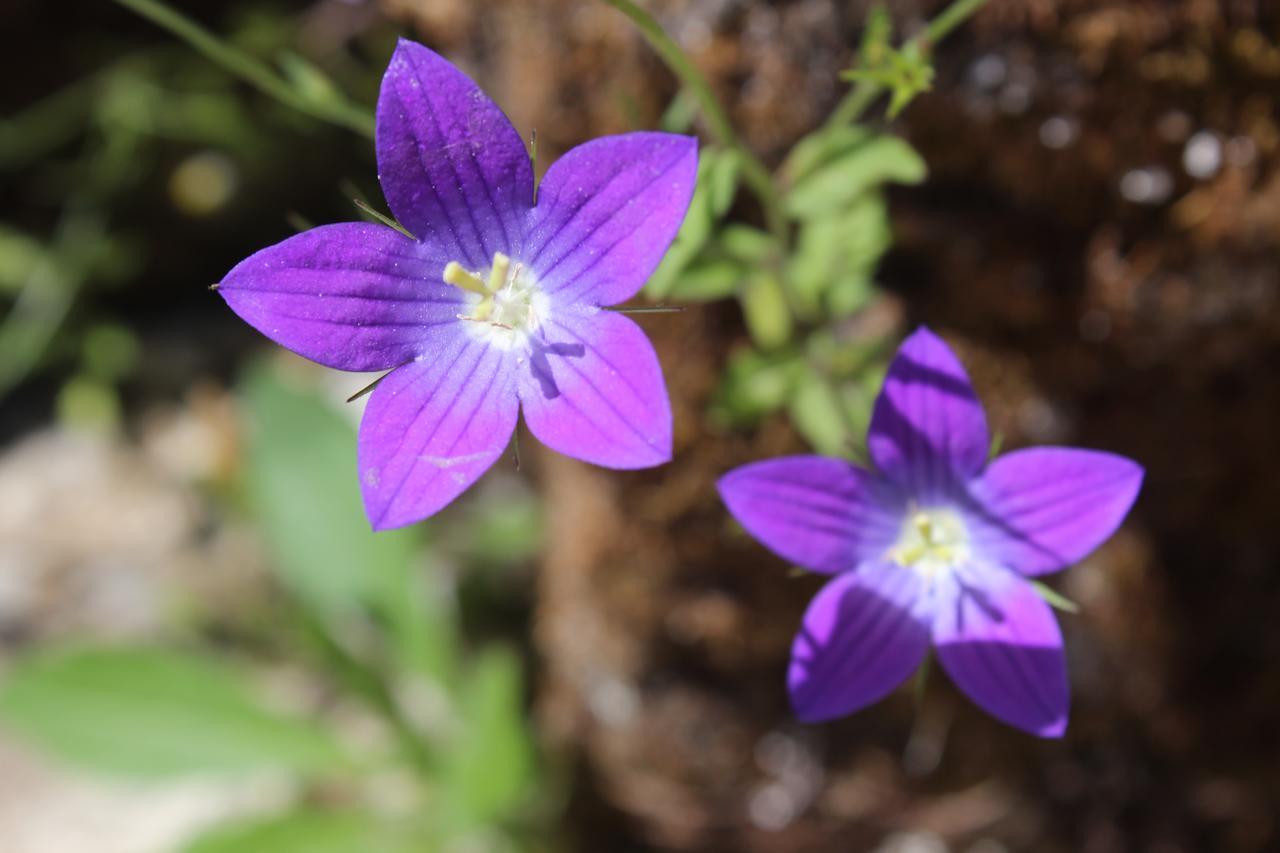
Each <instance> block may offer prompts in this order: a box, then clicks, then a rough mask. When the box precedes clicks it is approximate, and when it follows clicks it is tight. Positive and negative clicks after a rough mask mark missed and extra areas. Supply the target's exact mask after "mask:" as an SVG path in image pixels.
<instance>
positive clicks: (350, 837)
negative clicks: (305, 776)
mask: <svg viewBox="0 0 1280 853" xmlns="http://www.w3.org/2000/svg"><path fill="white" fill-rule="evenodd" d="M438 849H440V847H439V845H438V844H435V843H433V842H430V841H428V840H426V839H424V838H422V837H421V833H420V832H416V833H415V832H412V831H410V829H409V828H408V827H403V826H401V825H399V824H396V823H394V822H392V821H389V820H387V819H386V818H382V817H379V816H377V815H372V814H368V813H365V812H321V811H300V812H295V813H293V814H288V815H281V816H276V817H270V818H266V819H265V820H257V821H250V822H237V823H234V824H229V825H224V826H219V827H216V828H214V829H212V830H210V831H209V832H207V833H206V834H205V835H203V836H201V837H200V838H198V839H196V840H195V841H194V842H192V843H191V844H189V845H188V846H187V847H186V848H184V851H183V853H353V851H360V853H432V851H435V850H438Z"/></svg>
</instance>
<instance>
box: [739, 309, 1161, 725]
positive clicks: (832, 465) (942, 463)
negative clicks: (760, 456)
mask: <svg viewBox="0 0 1280 853" xmlns="http://www.w3.org/2000/svg"><path fill="white" fill-rule="evenodd" d="M867 446H868V451H869V453H870V455H871V459H872V460H873V461H874V463H875V465H876V467H877V468H878V469H879V473H873V472H870V471H866V470H864V469H862V468H859V467H857V466H855V465H852V464H850V463H848V462H844V461H842V460H838V459H829V458H825V457H821V456H792V457H785V458H780V459H772V460H768V461H765V462H758V463H755V464H752V465H746V466H743V467H742V468H738V469H736V470H734V471H731V472H730V473H728V474H727V475H725V476H724V477H723V478H722V479H721V480H720V493H721V495H722V496H723V498H724V501H725V503H726V504H727V505H728V507H729V511H730V512H732V513H733V515H734V516H735V517H736V518H737V519H738V521H740V522H741V523H742V524H743V526H744V527H746V529H747V530H748V531H749V532H750V533H751V534H752V535H753V536H755V537H756V538H757V539H759V540H760V541H761V542H762V543H764V544H765V545H767V546H768V547H769V548H771V549H772V550H773V551H775V552H776V553H778V554H779V555H781V556H782V557H784V558H786V559H788V560H792V561H794V562H796V563H799V564H800V565H802V566H804V567H806V568H809V569H812V570H814V571H816V572H822V573H824V574H831V575H835V577H834V578H833V579H832V580H831V581H830V582H829V583H828V584H827V585H826V586H825V587H824V588H823V589H822V591H821V592H819V593H818V595H817V596H816V597H815V598H814V600H813V601H812V602H811V603H810V605H809V609H808V612H806V614H805V617H804V624H803V626H802V627H801V629H800V632H799V634H798V635H797V637H796V640H795V644H794V645H793V646H792V650H791V665H790V669H789V671H788V676H787V680H788V686H789V688H790V692H791V699H792V704H793V706H794V707H795V710H796V713H797V714H798V715H799V716H800V717H801V718H802V719H804V720H806V721H819V720H827V719H831V718H833V717H838V716H842V715H844V714H848V713H851V712H853V711H856V710H858V709H860V708H863V707H866V706H867V705H870V704H872V703H873V702H876V701H878V700H880V699H881V698H883V697H884V696H885V695H887V694H888V693H889V692H890V691H892V690H893V689H894V688H895V687H896V686H897V685H898V684H899V683H901V682H902V681H903V680H904V679H906V678H907V677H908V676H909V675H911V673H912V671H913V670H915V669H916V668H917V667H918V666H920V664H921V663H922V662H923V660H924V658H925V655H926V653H927V652H928V649H929V645H930V641H932V643H933V645H934V647H935V648H936V650H937V656H938V659H939V660H940V661H941V663H942V666H943V668H945V669H946V671H947V673H948V674H949V675H950V676H951V678H952V680H953V681H954V682H955V683H956V685H957V686H958V687H959V688H960V689H961V690H963V691H964V692H965V693H966V694H968V695H969V697H970V698H971V699H973V701H974V702H976V703H977V704H978V705H979V706H981V707H982V708H983V709H984V710H986V711H987V712H988V713H990V714H991V715H993V716H995V717H997V718H998V719H1000V720H1003V721H1004V722H1006V723H1009V724H1010V725H1013V726H1017V727H1018V728H1021V729H1025V730H1026V731H1029V732H1032V733H1033V734H1037V735H1040V736H1042V737H1058V736H1060V735H1061V734H1062V733H1063V731H1064V730H1065V729H1066V725H1067V705H1068V698H1067V694H1068V691H1067V674H1066V665H1065V660H1064V657H1063V651H1062V635H1061V633H1060V632H1059V630H1058V623H1057V621H1056V620H1055V619H1054V616H1053V612H1052V611H1051V610H1050V608H1049V605H1048V604H1046V603H1045V601H1044V600H1043V599H1042V598H1041V596H1040V595H1039V594H1038V593H1037V592H1036V590H1035V588H1034V587H1033V586H1032V584H1031V582H1029V581H1028V580H1027V579H1028V578H1033V577H1036V576H1039V575H1043V574H1047V573H1049V572H1053V571H1057V570H1059V569H1062V568H1064V567H1066V566H1067V565H1069V564H1071V563H1074V562H1076V561H1078V560H1080V559H1082V558H1083V557H1085V556H1086V555H1087V554H1089V552H1091V551H1092V550H1093V549H1094V548H1096V547H1097V546H1098V545H1100V544H1101V543H1102V542H1103V541H1105V540H1106V539H1107V538H1108V537H1109V536H1110V535H1111V534H1112V533H1113V532H1114V531H1115V529H1116V528H1117V527H1118V526H1119V525H1120V522H1121V521H1122V520H1123V519H1124V517H1125V515H1126V514H1127V513H1128V511H1129V508H1130V507H1131V506H1132V505H1133V502H1134V500H1135V499H1136V498H1137V496H1138V489H1139V487H1140V486H1141V484H1142V473H1143V472H1142V468H1141V467H1139V466H1138V465H1137V464H1136V463H1134V462H1132V461H1131V460H1129V459H1126V458H1124V457H1122V456H1116V455H1114V454H1110V453H1101V452H1097V451H1092V450H1079V449H1075V448H1067V447H1041V448H1033V449H1029V450H1019V451H1015V452H1013V453H1009V454H1006V455H1004V456H1001V457H999V458H997V459H995V460H994V461H992V462H991V464H987V453H988V448H989V446H990V438H989V436H988V433H987V421H986V415H985V414H984V413H983V410H982V405H981V403H980V402H979V401H978V397H977V395H976V394H975V393H974V391H973V387H972V386H971V385H970V383H969V377H968V375H967V374H966V373H965V370H964V367H962V366H961V364H960V362H959V360H958V359H957V358H956V356H955V354H954V353H953V352H952V351H951V350H950V348H948V347H947V345H946V344H945V343H944V342H943V341H942V340H941V339H940V338H938V337H937V336H936V335H934V334H933V333H932V332H930V331H929V330H928V329H924V328H921V329H919V330H918V331H916V332H915V334H913V335H912V336H911V337H910V338H908V339H907V341H906V342H905V343H903V345H902V347H901V349H899V351H898V354H897V356H896V357H895V358H894V360H893V364H892V365H890V367H889V372H888V375H887V377H886V378H885V383H884V389H883V390H882V391H881V392H880V396H879V398H878V399H877V400H876V405H875V410H874V412H873V413H872V418H871V427H870V430H869V431H868V436H867Z"/></svg>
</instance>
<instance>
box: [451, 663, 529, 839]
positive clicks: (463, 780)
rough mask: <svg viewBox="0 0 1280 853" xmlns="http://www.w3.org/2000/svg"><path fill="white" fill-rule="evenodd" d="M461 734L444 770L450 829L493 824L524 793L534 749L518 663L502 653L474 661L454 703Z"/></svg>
mask: <svg viewBox="0 0 1280 853" xmlns="http://www.w3.org/2000/svg"><path fill="white" fill-rule="evenodd" d="M458 705H459V719H460V721H461V724H462V730H461V731H460V732H459V734H458V736H457V737H456V738H455V739H454V740H453V742H452V743H451V745H450V746H451V748H450V749H449V751H448V752H447V754H446V757H445V759H444V761H445V764H444V768H443V773H444V774H445V775H444V784H445V785H446V788H447V792H446V796H447V797H448V798H449V800H450V804H451V807H450V809H449V814H450V815H451V817H452V819H454V820H456V821H458V823H457V825H456V826H455V827H454V828H455V829H463V828H468V827H471V826H481V825H485V824H489V823H493V822H495V821H497V820H498V819H500V818H502V817H504V816H508V817H509V816H510V814H509V813H510V812H511V811H512V810H513V809H514V808H516V807H517V806H518V805H520V803H521V802H522V801H523V800H524V798H525V797H526V796H527V795H528V793H529V785H530V783H531V782H532V779H533V761H534V756H533V745H532V742H531V741H530V737H529V732H528V728H527V726H526V724H525V718H524V693H523V686H522V684H521V667H520V661H519V659H518V658H517V657H516V656H515V654H514V653H513V652H511V651H509V650H507V649H504V648H501V647H490V648H488V649H485V650H484V651H482V652H481V653H480V655H479V656H478V657H477V658H475V659H474V660H473V661H472V662H471V664H470V666H469V668H468V671H467V678H466V681H465V682H464V683H463V685H462V688H461V690H460V691H459V697H458Z"/></svg>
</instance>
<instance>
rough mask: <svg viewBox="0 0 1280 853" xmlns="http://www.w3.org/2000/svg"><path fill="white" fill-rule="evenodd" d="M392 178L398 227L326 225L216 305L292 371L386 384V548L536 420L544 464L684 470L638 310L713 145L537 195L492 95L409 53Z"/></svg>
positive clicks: (629, 140) (591, 155) (366, 447)
mask: <svg viewBox="0 0 1280 853" xmlns="http://www.w3.org/2000/svg"><path fill="white" fill-rule="evenodd" d="M376 128H377V133H376V137H377V142H376V148H377V159H378V177H379V180H380V182H381V184H382V189H383V193H384V194H385V196H386V199H387V203H388V204H389V206H390V207H391V211H392V213H393V214H394V215H395V217H396V219H397V220H398V221H399V223H400V224H401V225H402V226H403V227H404V228H405V229H406V230H407V231H408V232H410V233H412V234H413V235H414V237H413V238H410V237H408V236H405V235H404V234H403V233H401V232H400V231H398V230H396V229H394V228H391V227H388V226H383V225H373V224H364V223H342V224H336V225H323V226H320V227H318V228H313V229H311V230H309V231H306V232H303V233H301V234H298V235H296V236H294V237H291V238H289V239H287V240H285V241H283V242H282V243H279V244H277V245H275V246H271V247H270V248H267V249H263V250H262V251H260V252H258V253H256V254H254V255H252V256H251V257H249V258H248V259H247V260H245V261H243V262H241V263H240V264H239V265H237V266H236V267H235V268H234V269H232V270H231V272H230V273H228V274H227V276H226V278H224V279H223V281H222V282H221V283H220V285H219V293H220V294H221V295H222V297H223V298H224V299H225V300H226V301H227V304H228V305H229V306H230V307H231V309H232V310H233V311H235V312H236V313H237V314H238V315H240V317H241V318H243V319H244V320H245V321H246V322H248V323H249V324H250V325H252V326H253V327H254V328H256V329H257V330H258V331H260V332H262V333H263V334H264V335H266V336H267V337H269V338H271V339H272V340H273V341H275V342H276V343H279V344H280V345H282V346H284V347H286V348H288V349H290V350H293V351H294V352H296V353H298V354H300V355H302V356H305V357H306V358H309V359H311V360H312V361H317V362H319V363H321V364H324V365H327V366H329V367H334V368H338V369H340V370H352V371H374V370H391V372H390V373H389V374H388V375H387V376H386V377H385V378H384V379H383V381H382V382H381V383H380V384H379V385H378V386H377V388H376V389H375V390H374V391H373V393H372V396H371V398H370V400H369V404H368V407H367V409H366V410H365V413H364V417H363V420H362V422H361V424H360V434H359V440H358V452H357V457H358V466H359V471H360V485H361V489H362V492H363V495H364V503H365V509H366V511H367V513H368V516H369V519H370V521H371V523H372V524H373V526H374V528H375V529H386V528H392V527H400V526H403V525H406V524H410V523H412V522H415V521H418V520H420V519H423V518H425V517H427V516H429V515H431V514H433V513H435V512H436V511H437V510H439V509H441V508H442V507H444V506H445V505H446V504H448V503H449V502H450V501H452V500H453V499H454V498H455V497H457V496H458V495H459V494H460V493H461V492H462V491H463V490H465V489H466V488H467V487H469V486H470V485H471V484H472V483H474V482H475V481H476V479H478V478H479V477H480V475H481V474H483V473H484V472H485V471H486V470H487V469H488V468H489V467H490V466H491V465H492V464H493V463H494V461H495V460H496V459H497V458H498V457H499V456H500V455H501V454H502V452H503V450H504V448H505V447H506V446H507V444H508V442H509V441H510V439H511V436H512V433H513V432H514V430H515V427H516V418H517V413H518V411H520V410H523V412H524V418H525V422H526V423H527V424H528V427H529V429H530V431H532V433H533V434H534V435H535V436H537V437H538V438H539V439H540V440H541V441H542V442H543V443H544V444H546V445H548V446H549V447H551V448H553V449H555V450H558V451H560V452H561V453H565V454H567V455H569V456H574V457H577V458H579V459H584V460H586V461H588V462H592V463H595V464H597V465H603V466H606V467H610V468H644V467H649V466H653V465H658V464H661V463H662V462H665V461H667V460H669V459H670V457H671V407H670V403H669V401H668V399H667V392H666V386H665V385H664V383H663V379H662V370H661V367H660V366H659V364H658V359H657V356H656V355H655V353H654V351H653V347H652V345H651V344H650V343H649V341H648V339H647V338H646V337H645V335H644V333H643V332H642V331H641V330H640V328H639V327H638V326H636V325H635V323H633V322H632V321H631V320H629V319H628V318H627V317H624V316H622V315H620V314H619V313H617V312H615V311H608V310H604V308H605V306H610V305H615V304H617V303H619V302H622V301H624V300H627V299H630V298H631V297H632V296H634V295H635V294H636V293H637V291H639V289H640V288H641V286H643V284H644V282H645V280H646V279H647V278H648V277H649V275H650V274H651V273H652V272H653V270H654V268H655V267H656V266H657V264H658V262H659V261H660V260H661V258H662V256H663V254H664V253H665V251H666V249H667V247H668V245H669V244H670V243H671V240H672V239H673V238H674V237H675V234H676V230H677V229H678V228H679V226H680V222H681V220H682V219H683V218H684V214H685V210H686V208H687V207H688V205H689V200H690V198H691V196H692V193H693V188H694V182H695V175H696V171H697V143H696V140H694V139H692V138H691V137H686V136H677V135H673V134H666V133H629V134H623V135H620V136H611V137H603V138H600V139H596V140H593V141H591V142H587V143H586V144H584V145H581V146H579V147H577V148H574V149H573V150H571V151H570V152H569V153H568V154H566V155H565V156H564V157H562V158H561V159H560V160H559V161H558V162H556V163H554V164H553V165H552V166H551V167H550V168H549V169H548V171H547V173H546V176H545V178H544V180H543V181H542V183H541V185H540V186H539V187H538V189H537V195H536V198H537V201H536V204H535V201H534V199H535V190H534V177H533V169H532V166H531V163H530V158H529V155H528V153H527V151H526V149H525V146H524V143H523V142H522V140H521V138H520V135H519V134H518V133H517V132H516V130H515V128H514V127H513V126H512V125H511V122H510V121H508V119H507V117H506V116H505V115H504V114H503V113H502V111H501V110H500V109H499V108H498V107H497V106H496V105H495V104H494V103H493V102H492V101H491V100H489V98H488V97H487V96H486V95H485V94H484V93H483V92H482V91H481V90H480V89H479V87H477V86H476V84H475V83H474V82H473V81H472V80H471V79H469V78H468V77H467V76H466V75H464V74H463V73H462V72H461V71H459V70H458V69H457V68H455V67H453V66H452V65H450V64H449V63H448V62H446V61H445V60H444V59H443V58H441V57H440V56H439V55H437V54H435V53H433V52H432V51H430V50H428V49H427V48H425V47H423V46H421V45H419V44H415V43H413V42H409V41H403V40H402V41H401V42H400V44H399V46H398V47H397V49H396V52H395V54H394V56H393V57H392V58H391V63H390V66H389V67H388V68H387V72H386V75H385V76H384V77H383V80H382V89H381V92H380V94H379V97H378V108H377V125H376Z"/></svg>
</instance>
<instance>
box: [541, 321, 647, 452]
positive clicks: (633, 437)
mask: <svg viewBox="0 0 1280 853" xmlns="http://www.w3.org/2000/svg"><path fill="white" fill-rule="evenodd" d="M538 337H539V338H540V339H541V340H539V341H537V342H536V343H535V345H534V348H533V351H532V353H531V357H530V359H529V363H528V365H522V366H521V367H520V368H519V388H520V402H521V405H522V406H523V408H524V419H525V422H526V423H527V424H528V425H529V429H530V430H531V431H532V432H533V434H534V435H535V436H537V437H538V439H539V440H540V441H541V442H542V443H543V444H545V445H547V446H548V447H550V448H551V449H552V450H558V451H559V452H561V453H563V454H565V455H566V456H572V457H574V458H576V459H583V460H585V461H587V462H592V463H595V464H596V465H603V466H605V467H606V468H648V467H651V466H654V465H660V464H662V463H663V462H666V461H668V460H669V459H671V403H670V402H669V401H668V399H667V389H666V386H665V385H664V384H663V381H662V367H661V366H660V365H659V364H658V356H657V354H656V353H654V351H653V345H652V344H650V343H649V339H648V338H647V337H645V334H644V332H643V331H641V329H640V327H639V326H637V325H636V324H635V323H633V322H632V321H631V320H629V319H627V318H626V317H623V316H622V315H620V314H615V313H613V312H611V311H593V312H592V313H590V314H565V313H563V312H561V313H559V314H557V315H556V316H554V317H553V318H551V320H550V321H549V322H547V323H546V324H545V325H544V326H543V327H542V329H540V330H539V333H538Z"/></svg>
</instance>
